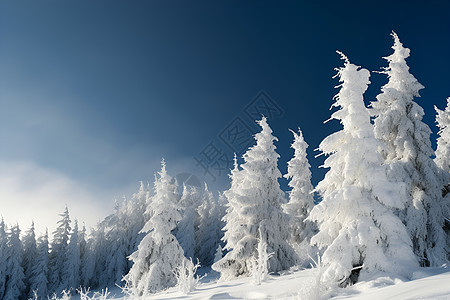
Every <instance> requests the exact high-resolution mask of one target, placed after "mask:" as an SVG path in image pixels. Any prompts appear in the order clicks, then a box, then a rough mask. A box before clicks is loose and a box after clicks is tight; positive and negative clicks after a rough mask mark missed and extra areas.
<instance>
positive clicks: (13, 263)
mask: <svg viewBox="0 0 450 300" xmlns="http://www.w3.org/2000/svg"><path fill="white" fill-rule="evenodd" d="M7 255H8V257H7V260H6V288H5V294H4V296H3V298H2V299H4V300H17V299H19V298H21V297H22V296H23V293H24V292H25V284H24V280H25V274H24V273H23V267H22V260H23V247H22V242H21V241H20V229H19V225H17V224H16V225H14V226H13V227H11V229H10V234H9V239H8V251H7Z"/></svg>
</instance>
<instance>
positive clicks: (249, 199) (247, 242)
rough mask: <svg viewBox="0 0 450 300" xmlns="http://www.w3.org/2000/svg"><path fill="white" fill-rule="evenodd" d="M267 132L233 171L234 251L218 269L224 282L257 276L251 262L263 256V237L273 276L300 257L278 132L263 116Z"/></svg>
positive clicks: (230, 228) (229, 218) (230, 231)
mask: <svg viewBox="0 0 450 300" xmlns="http://www.w3.org/2000/svg"><path fill="white" fill-rule="evenodd" d="M258 124H259V126H261V128H262V130H261V132H259V133H257V134H256V135H255V140H256V145H255V146H253V147H251V148H250V149H249V150H248V151H247V152H246V153H245V154H244V161H245V162H244V164H243V165H242V170H239V168H238V166H237V163H236V160H235V167H234V169H233V170H232V172H231V181H232V182H231V188H230V189H229V190H228V191H226V192H225V195H226V197H227V198H228V201H229V204H228V205H229V207H228V209H227V214H226V216H225V221H226V225H225V227H224V230H225V235H224V240H225V242H226V246H225V249H226V250H229V252H228V253H227V254H226V255H225V256H224V257H223V258H222V259H221V260H219V261H218V262H216V263H215V264H214V265H213V269H214V270H216V271H218V272H220V273H221V279H223V280H228V279H232V278H234V277H238V276H250V275H251V269H250V268H251V261H252V260H253V259H254V258H255V257H257V244H258V237H259V232H261V236H262V238H263V239H264V240H265V241H266V243H267V251H268V252H269V253H274V255H273V256H272V257H271V258H270V259H269V271H270V272H277V271H281V270H284V269H288V268H290V267H291V266H293V265H294V264H295V263H296V262H297V260H298V257H297V255H296V253H295V251H294V249H293V248H292V247H291V246H290V245H289V243H288V240H289V235H290V233H289V232H288V230H286V228H289V219H288V216H287V215H286V214H285V213H284V212H283V210H282V204H283V203H285V202H286V199H285V197H284V193H283V192H282V191H281V189H280V185H279V183H278V179H279V178H280V177H281V173H280V171H279V170H278V166H277V163H278V158H279V155H278V153H276V151H275V149H276V147H275V145H274V144H273V142H274V141H276V140H277V138H276V137H274V136H273V135H272V129H270V127H269V125H268V124H267V120H266V118H265V117H263V118H262V119H261V120H260V121H258Z"/></svg>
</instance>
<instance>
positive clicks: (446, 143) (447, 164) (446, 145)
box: [434, 97, 450, 260]
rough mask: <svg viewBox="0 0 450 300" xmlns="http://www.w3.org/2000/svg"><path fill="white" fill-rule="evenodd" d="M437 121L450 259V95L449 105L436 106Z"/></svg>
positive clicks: (438, 152)
mask: <svg viewBox="0 0 450 300" xmlns="http://www.w3.org/2000/svg"><path fill="white" fill-rule="evenodd" d="M434 109H435V110H436V113H437V115H436V123H437V126H438V128H439V132H438V135H439V136H438V139H437V148H436V158H435V159H434V161H435V162H436V165H437V166H438V167H439V168H440V170H441V178H442V196H443V197H444V199H443V202H444V203H443V206H444V209H445V210H444V216H445V226H444V230H445V232H446V234H447V247H448V248H447V251H448V257H449V260H450V251H449V250H450V97H449V98H447V107H446V108H445V110H440V109H439V108H437V107H436V106H435V107H434Z"/></svg>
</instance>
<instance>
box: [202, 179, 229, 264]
mask: <svg viewBox="0 0 450 300" xmlns="http://www.w3.org/2000/svg"><path fill="white" fill-rule="evenodd" d="M197 213H198V215H199V222H198V224H199V225H198V230H197V231H196V235H195V240H196V250H195V253H196V256H197V258H198V260H199V261H200V264H201V265H202V266H211V265H212V264H213V262H214V256H215V253H216V249H217V247H218V246H219V243H220V239H221V238H222V236H223V234H222V227H221V221H220V220H221V219H222V217H223V215H222V211H221V208H220V203H219V202H218V201H216V200H215V199H214V196H213V194H212V193H211V192H210V191H209V190H208V186H207V185H206V183H205V188H204V190H203V193H202V204H201V205H200V206H199V207H198V208H197Z"/></svg>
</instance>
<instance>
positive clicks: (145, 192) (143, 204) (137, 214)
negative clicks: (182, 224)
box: [117, 181, 151, 283]
mask: <svg viewBox="0 0 450 300" xmlns="http://www.w3.org/2000/svg"><path fill="white" fill-rule="evenodd" d="M149 202H150V188H149V184H148V183H147V186H145V185H144V183H143V182H142V181H141V182H140V186H139V191H138V192H137V193H135V194H133V196H132V197H131V199H130V200H129V201H127V203H126V207H125V208H126V214H125V215H126V223H127V226H126V228H127V231H126V234H125V235H126V237H127V252H126V253H127V254H126V258H127V259H126V261H127V266H126V272H125V273H124V274H123V275H125V274H127V273H128V271H129V270H130V269H131V267H132V261H130V260H129V259H128V256H129V255H130V254H131V253H133V252H135V251H136V250H137V247H138V245H139V244H140V242H141V240H142V239H143V238H144V236H145V234H144V233H141V232H140V231H141V229H142V228H143V227H144V225H145V223H147V221H148V220H149V219H150V216H151V215H150V214H147V213H145V212H146V209H147V205H148V203H149ZM122 277H123V276H122ZM117 283H119V282H117Z"/></svg>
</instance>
